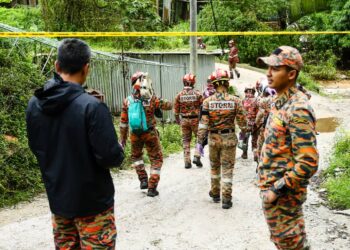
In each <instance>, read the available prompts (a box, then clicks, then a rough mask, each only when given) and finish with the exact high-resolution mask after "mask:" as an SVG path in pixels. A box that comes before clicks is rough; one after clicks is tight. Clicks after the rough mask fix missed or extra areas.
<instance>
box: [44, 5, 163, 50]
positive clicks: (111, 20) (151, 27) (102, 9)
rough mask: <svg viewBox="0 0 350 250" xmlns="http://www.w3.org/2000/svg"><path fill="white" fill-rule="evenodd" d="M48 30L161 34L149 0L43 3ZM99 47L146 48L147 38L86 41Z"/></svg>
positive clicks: (149, 43) (151, 43)
mask: <svg viewBox="0 0 350 250" xmlns="http://www.w3.org/2000/svg"><path fill="white" fill-rule="evenodd" d="M41 10H42V15H43V19H44V22H45V29H46V30H47V31H106V32H107V31H162V30H163V25H162V22H161V19H160V17H159V15H158V14H157V12H156V6H155V4H154V1H152V0H132V1H130V0H109V1H107V0H99V1H96V0H83V1H69V0H42V1H41ZM88 41H89V42H92V43H97V44H99V46H100V47H101V46H102V47H112V48H117V49H120V48H123V49H130V48H133V47H136V48H143V49H149V48H150V47H151V46H153V45H154V44H155V42H156V39H155V38H152V37H151V38H150V37H128V38H117V39H115V38H99V39H96V38H95V39H88Z"/></svg>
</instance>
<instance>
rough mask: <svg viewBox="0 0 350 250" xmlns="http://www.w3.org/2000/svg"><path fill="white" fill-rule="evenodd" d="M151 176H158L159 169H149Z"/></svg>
mask: <svg viewBox="0 0 350 250" xmlns="http://www.w3.org/2000/svg"><path fill="white" fill-rule="evenodd" d="M151 174H157V175H160V169H159V168H151Z"/></svg>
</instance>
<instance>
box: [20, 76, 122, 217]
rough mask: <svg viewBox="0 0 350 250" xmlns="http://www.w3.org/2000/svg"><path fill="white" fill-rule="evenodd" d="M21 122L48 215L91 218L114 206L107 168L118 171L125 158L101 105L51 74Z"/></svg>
mask: <svg viewBox="0 0 350 250" xmlns="http://www.w3.org/2000/svg"><path fill="white" fill-rule="evenodd" d="M26 120H27V133H28V140H29V146H30V148H31V150H32V151H33V153H34V154H35V156H36V158H37V159H38V162H39V165H40V170H41V173H42V178H43V181H44V184H45V188H46V191H47V195H48V199H49V204H50V209H51V211H52V213H53V214H56V215H60V216H62V217H65V218H73V217H83V216H89V215H96V214H98V213H100V212H102V211H104V210H106V209H108V208H109V207H111V206H112V205H113V204H114V186H113V181H112V177H111V175H110V172H109V169H108V168H110V167H116V166H120V165H121V163H122V161H123V159H124V153H123V149H122V148H121V146H120V145H119V143H118V138H117V135H116V133H115V129H114V126H113V122H112V117H111V114H110V112H109V110H108V108H107V106H106V105H105V104H104V103H102V102H100V101H99V100H98V99H97V98H95V97H93V96H91V95H89V94H87V93H85V91H84V89H83V87H82V86H81V85H79V84H76V83H71V82H65V81H63V79H62V78H61V77H60V76H59V75H58V74H55V75H54V78H53V79H51V80H49V81H48V82H47V83H46V84H45V86H44V87H43V88H40V89H38V90H36V91H35V94H34V96H33V97H32V98H31V100H30V101H29V104H28V108H27V112H26Z"/></svg>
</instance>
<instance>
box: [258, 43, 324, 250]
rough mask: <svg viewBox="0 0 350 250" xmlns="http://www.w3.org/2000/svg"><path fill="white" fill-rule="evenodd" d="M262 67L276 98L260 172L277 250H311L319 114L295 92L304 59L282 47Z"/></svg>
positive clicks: (270, 227) (267, 217)
mask: <svg viewBox="0 0 350 250" xmlns="http://www.w3.org/2000/svg"><path fill="white" fill-rule="evenodd" d="M258 62H259V63H262V62H263V63H265V64H267V65H268V66H269V68H268V71H267V77H268V80H269V87H271V88H273V89H275V90H276V92H277V95H276V96H275V97H274V98H273V105H272V107H271V112H270V115H269V118H268V121H267V125H266V129H265V142H264V145H263V147H262V151H261V160H260V163H259V167H258V175H259V187H260V189H261V197H262V199H263V210H264V214H265V218H266V221H267V223H268V225H269V229H270V233H271V240H272V241H273V242H274V244H275V245H276V247H277V248H278V249H288V250H292V249H309V247H308V244H307V240H306V232H305V222H304V218H303V211H302V204H303V203H304V201H305V200H306V192H307V185H308V183H309V179H310V178H311V177H312V176H313V175H314V174H315V172H316V171H317V168H318V158H319V156H318V151H317V148H316V131H315V122H316V118H315V113H314V111H313V109H312V107H311V106H310V104H309V102H308V98H307V97H306V95H304V94H303V93H302V92H301V91H299V90H298V89H297V87H296V80H297V77H298V74H299V72H300V70H301V68H302V66H303V61H302V57H301V55H300V53H299V51H298V50H297V49H295V48H292V47H289V46H281V47H279V48H277V49H276V50H275V51H274V52H273V53H272V54H271V55H270V56H269V57H261V58H258Z"/></svg>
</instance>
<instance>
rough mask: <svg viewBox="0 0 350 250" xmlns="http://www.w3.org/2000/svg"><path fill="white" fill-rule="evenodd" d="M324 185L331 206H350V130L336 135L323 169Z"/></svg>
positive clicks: (345, 207)
mask: <svg viewBox="0 0 350 250" xmlns="http://www.w3.org/2000/svg"><path fill="white" fill-rule="evenodd" d="M323 174H324V176H325V177H326V180H325V182H324V184H323V185H324V186H325V187H326V189H327V192H328V197H327V198H328V201H329V203H330V205H331V206H332V207H333V208H341V209H348V208H350V132H349V131H348V132H345V131H343V132H342V133H341V134H340V135H338V137H337V140H336V143H335V146H334V150H333V153H332V156H331V159H330V165H329V167H328V168H327V169H326V170H325V171H324V173H323Z"/></svg>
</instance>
